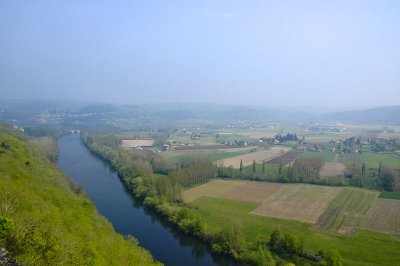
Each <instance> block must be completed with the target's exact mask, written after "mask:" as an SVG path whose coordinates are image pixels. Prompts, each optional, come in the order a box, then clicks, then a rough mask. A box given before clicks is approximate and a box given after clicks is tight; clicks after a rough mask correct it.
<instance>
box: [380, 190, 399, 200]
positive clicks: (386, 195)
mask: <svg viewBox="0 0 400 266" xmlns="http://www.w3.org/2000/svg"><path fill="white" fill-rule="evenodd" d="M379 197H380V198H384V199H396V200H400V192H387V191H384V192H381V194H379Z"/></svg>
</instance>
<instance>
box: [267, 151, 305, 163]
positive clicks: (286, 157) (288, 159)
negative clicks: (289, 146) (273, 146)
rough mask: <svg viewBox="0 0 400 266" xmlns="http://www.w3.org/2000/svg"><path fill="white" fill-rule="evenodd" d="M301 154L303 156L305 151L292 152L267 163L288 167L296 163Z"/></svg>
mask: <svg viewBox="0 0 400 266" xmlns="http://www.w3.org/2000/svg"><path fill="white" fill-rule="evenodd" d="M301 154H303V151H301V150H291V151H288V152H287V153H285V154H283V155H281V156H279V157H276V158H274V159H272V160H269V161H268V162H267V163H268V164H283V165H288V164H291V163H292V162H294V161H295V160H296V159H297V158H298V157H300V155H301Z"/></svg>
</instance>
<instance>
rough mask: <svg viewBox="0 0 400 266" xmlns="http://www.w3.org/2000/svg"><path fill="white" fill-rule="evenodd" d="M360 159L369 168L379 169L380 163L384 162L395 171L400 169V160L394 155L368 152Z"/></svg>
mask: <svg viewBox="0 0 400 266" xmlns="http://www.w3.org/2000/svg"><path fill="white" fill-rule="evenodd" d="M360 157H361V160H362V162H364V163H365V164H366V165H367V166H368V167H372V168H378V167H379V162H382V163H384V164H385V165H388V166H390V167H392V168H394V169H400V158H398V157H395V156H393V155H389V154H380V153H371V152H368V153H363V154H361V155H360Z"/></svg>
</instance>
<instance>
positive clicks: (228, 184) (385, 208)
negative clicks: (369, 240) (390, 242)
mask: <svg viewBox="0 0 400 266" xmlns="http://www.w3.org/2000/svg"><path fill="white" fill-rule="evenodd" d="M377 195H378V193H377V192H375V191H368V190H362V189H354V188H343V187H327V186H317V185H309V184H278V183H268V182H254V181H239V180H220V179H216V180H213V181H210V182H208V183H206V184H203V185H200V186H197V187H194V188H191V189H189V190H186V191H184V193H183V198H184V201H185V202H187V203H190V202H192V201H194V200H196V199H199V198H201V197H203V196H204V197H211V198H220V199H227V200H234V201H238V202H249V203H256V204H259V205H258V207H256V208H255V209H254V210H253V211H251V212H250V214H255V215H261V216H267V217H275V218H283V219H288V220H297V221H302V222H308V223H314V224H315V225H314V226H313V227H314V228H316V229H321V230H326V231H331V232H335V233H341V234H346V235H350V234H352V233H354V232H355V231H356V230H357V229H358V228H361V229H365V230H370V231H377V232H382V233H390V234H400V201H398V200H389V199H380V198H379V199H378V198H377ZM371 206H372V207H371Z"/></svg>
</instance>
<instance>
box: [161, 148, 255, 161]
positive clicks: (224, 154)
mask: <svg viewBox="0 0 400 266" xmlns="http://www.w3.org/2000/svg"><path fill="white" fill-rule="evenodd" d="M247 153H250V150H247V151H232V152H228V151H207V150H204V151H202V152H201V153H198V155H199V156H207V157H208V158H210V159H211V160H213V161H218V160H223V159H226V158H230V157H235V156H239V155H245V154H247ZM185 156H187V154H180V155H175V156H170V157H168V159H170V160H172V161H173V162H180V161H181V160H182V158H184V157H185Z"/></svg>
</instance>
